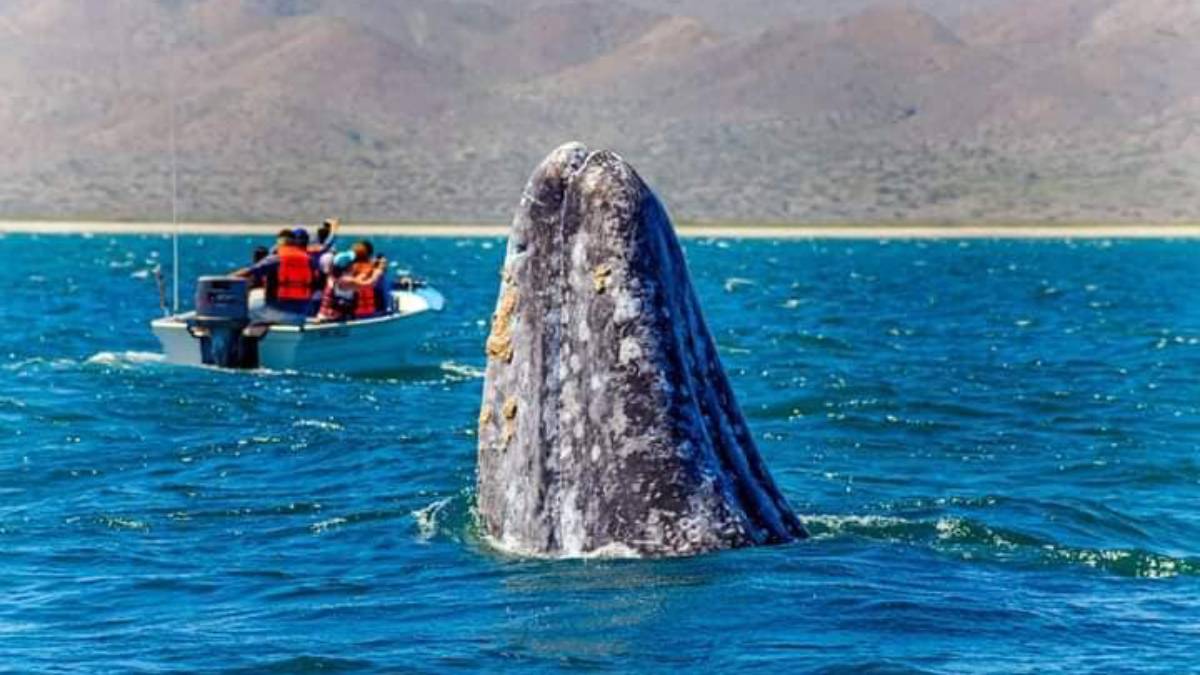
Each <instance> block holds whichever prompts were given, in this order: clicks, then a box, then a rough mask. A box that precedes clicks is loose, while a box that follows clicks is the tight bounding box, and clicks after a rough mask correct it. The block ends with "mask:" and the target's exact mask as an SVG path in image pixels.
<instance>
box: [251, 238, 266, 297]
mask: <svg viewBox="0 0 1200 675" xmlns="http://www.w3.org/2000/svg"><path fill="white" fill-rule="evenodd" d="M269 255H271V251H270V249H268V248H267V247H266V246H255V247H254V252H253V253H251V254H250V265H251V266H254V265H257V264H258V263H259V262H261V261H262V259H263V258H265V257H267V256H269ZM247 269H249V268H247ZM256 288H262V284H261V283H259V282H256V281H254V280H253V279H251V280H250V290H254V289H256Z"/></svg>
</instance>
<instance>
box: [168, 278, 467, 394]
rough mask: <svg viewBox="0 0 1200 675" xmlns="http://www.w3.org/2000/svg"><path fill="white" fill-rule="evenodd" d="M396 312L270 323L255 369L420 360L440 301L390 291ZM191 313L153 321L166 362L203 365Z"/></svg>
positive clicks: (329, 369) (389, 367) (433, 294)
mask: <svg viewBox="0 0 1200 675" xmlns="http://www.w3.org/2000/svg"><path fill="white" fill-rule="evenodd" d="M392 297H393V302H394V303H395V306H396V307H397V308H398V311H396V312H394V313H392V314H388V315H385V316H380V317H375V318H371V319H361V320H357V321H346V322H340V323H315V322H309V323H307V324H305V325H304V326H283V325H277V326H271V327H270V329H269V330H268V331H267V334H266V335H265V336H263V338H262V339H261V340H260V341H259V343H258V361H259V367H261V368H265V369H268V370H294V371H304V372H317V373H342V374H368V373H380V372H388V371H395V370H399V369H403V368H405V367H408V366H412V365H416V364H418V363H419V361H418V358H417V357H418V354H417V349H418V347H419V345H420V337H421V335H422V334H423V331H424V329H425V327H426V326H427V322H428V321H429V320H430V318H431V317H432V316H433V315H434V314H436V313H437V312H440V311H441V310H442V307H443V306H444V300H443V298H442V296H441V294H440V293H438V292H437V291H436V290H433V289H431V288H423V289H418V290H416V291H393V293H392ZM191 316H192V314H191V313H187V314H180V315H178V316H171V317H166V318H162V319H156V320H155V321H152V322H151V324H150V325H151V329H152V330H153V331H154V335H155V336H156V337H157V338H158V341H159V342H160V343H161V344H162V347H163V353H164V356H165V360H166V361H167V362H168V363H173V364H177V365H187V366H203V365H204V360H203V357H202V355H201V343H200V340H199V339H198V338H196V337H193V336H192V334H191V333H190V332H189V330H188V324H187V321H188V319H189V318H191Z"/></svg>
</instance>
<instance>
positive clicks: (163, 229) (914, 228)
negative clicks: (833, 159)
mask: <svg viewBox="0 0 1200 675" xmlns="http://www.w3.org/2000/svg"><path fill="white" fill-rule="evenodd" d="M283 226H284V225H281V224H279V223H275V224H266V223H180V225H179V227H178V230H179V231H180V232H181V233H183V234H188V235H253V236H270V235H272V234H274V233H276V232H278V231H279V229H280V228H281V227H283ZM175 231H176V226H174V225H172V224H171V223H166V222H105V221H52V220H7V221H5V220H0V233H4V234H57V235H85V234H91V235H95V234H142V235H169V234H171V233H173V232H175ZM677 231H678V233H679V235H680V236H682V237H690V238H713V239H876V240H878V239H1200V225H1153V224H1150V225H1138V224H1118V225H1057V224H1036V225H1034V224H1012V225H910V224H903V223H897V224H870V225H805V224H797V225H739V224H702V223H697V224H687V223H685V224H682V225H680V226H679V227H678V228H677ZM341 233H342V234H343V235H345V236H387V237H449V238H469V237H503V236H505V235H507V234H508V226H507V225H499V224H463V225H455V224H419V223H397V224H387V223H380V224H365V225H345V226H343V227H342V228H341Z"/></svg>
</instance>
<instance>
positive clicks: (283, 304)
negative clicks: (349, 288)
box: [235, 230, 317, 324]
mask: <svg viewBox="0 0 1200 675" xmlns="http://www.w3.org/2000/svg"><path fill="white" fill-rule="evenodd" d="M298 244H299V243H298V242H297V238H296V236H295V233H294V231H293V230H282V231H280V233H279V236H278V238H277V240H276V247H275V252H274V253H272V254H271V255H268V256H267V257H265V258H263V259H262V260H260V261H258V262H256V263H255V264H254V265H252V266H251V267H249V268H247V269H244V270H240V271H238V272H236V273H235V274H237V275H238V276H244V277H248V278H250V279H251V280H253V281H254V282H255V283H261V284H262V286H263V287H264V289H265V292H264V294H263V299H262V301H261V302H255V301H254V300H255V298H254V297H253V296H252V298H251V300H252V302H251V303H250V320H251V321H252V322H254V323H269V324H273V323H282V324H303V323H304V321H305V319H306V318H307V317H308V314H309V308H310V307H311V305H312V295H313V291H312V289H313V281H314V279H315V278H316V273H317V262H316V259H315V258H314V257H313V256H310V255H309V253H308V251H307V250H306V248H304V247H302V246H300V245H298Z"/></svg>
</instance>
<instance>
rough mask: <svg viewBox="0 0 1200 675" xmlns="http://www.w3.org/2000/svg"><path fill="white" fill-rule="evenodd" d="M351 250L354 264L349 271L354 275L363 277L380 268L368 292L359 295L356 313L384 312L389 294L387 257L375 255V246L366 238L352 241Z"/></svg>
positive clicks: (365, 315) (372, 313) (370, 314)
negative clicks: (373, 284)
mask: <svg viewBox="0 0 1200 675" xmlns="http://www.w3.org/2000/svg"><path fill="white" fill-rule="evenodd" d="M351 250H352V251H353V252H354V266H353V267H352V268H351V272H352V273H353V274H354V275H355V276H357V277H359V278H364V277H367V276H371V275H373V274H374V271H375V270H376V269H379V270H380V274H379V276H378V277H377V280H376V282H375V286H374V287H372V288H371V289H370V291H369V292H367V293H364V294H361V295H360V297H359V307H358V310H357V312H356V315H357V316H359V317H367V316H375V315H377V314H384V313H386V312H387V309H388V298H389V296H390V293H388V280H387V258H385V257H383V256H376V255H375V246H374V245H372V244H371V242H370V241H368V240H366V239H360V240H358V241H356V242H354V246H353V247H351Z"/></svg>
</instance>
